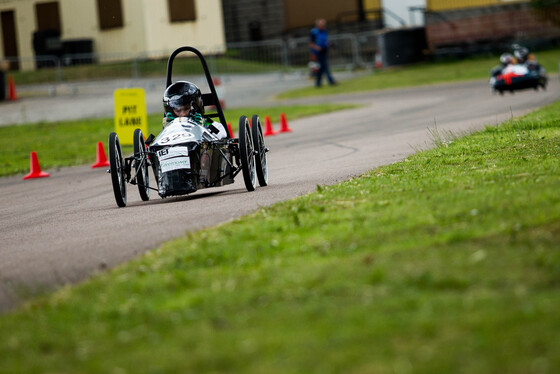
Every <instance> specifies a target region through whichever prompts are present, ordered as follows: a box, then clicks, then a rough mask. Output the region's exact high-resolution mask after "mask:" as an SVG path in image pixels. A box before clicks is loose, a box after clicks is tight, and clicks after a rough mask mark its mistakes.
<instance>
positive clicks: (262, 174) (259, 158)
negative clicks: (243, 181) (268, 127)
mask: <svg viewBox="0 0 560 374" xmlns="http://www.w3.org/2000/svg"><path fill="white" fill-rule="evenodd" d="M251 135H252V136H253V145H254V147H255V167H256V169H257V179H258V181H259V185H260V186H261V187H264V186H267V185H268V164H267V162H266V153H267V152H268V148H266V146H265V144H264V135H263V130H262V124H261V119H260V118H259V116H258V115H256V114H255V115H253V117H251Z"/></svg>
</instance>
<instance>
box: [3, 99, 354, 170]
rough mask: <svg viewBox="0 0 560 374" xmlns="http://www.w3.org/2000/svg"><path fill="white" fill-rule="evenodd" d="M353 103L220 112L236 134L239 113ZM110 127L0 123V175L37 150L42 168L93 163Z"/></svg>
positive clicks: (154, 125)
mask: <svg viewBox="0 0 560 374" xmlns="http://www.w3.org/2000/svg"><path fill="white" fill-rule="evenodd" d="M354 107H355V106H354V105H349V104H336V105H333V104H320V105H306V106H304V105H295V106H277V107H270V108H237V109H228V110H225V111H224V115H225V117H226V120H228V121H230V122H231V126H232V128H233V130H234V132H235V134H237V125H238V120H239V117H240V116H241V115H246V116H251V115H253V114H259V116H260V117H261V120H262V121H263V126H264V119H265V116H270V118H271V121H272V123H273V124H276V128H278V125H277V124H278V122H279V117H280V113H285V114H286V117H287V118H288V120H293V119H296V118H301V117H305V116H312V115H316V114H321V113H328V112H332V111H337V110H342V109H348V108H354ZM161 121H162V117H161V114H152V115H149V116H148V130H149V132H150V133H153V134H154V135H157V134H159V132H160V131H161ZM114 129H115V126H114V123H113V119H112V118H105V119H90V120H81V121H66V122H53V123H37V124H30V125H18V126H2V127H0V138H1V139H9V141H7V142H5V144H4V146H2V147H0V177H1V176H6V175H12V174H18V173H25V172H29V155H30V153H31V151H35V152H37V155H38V158H39V162H40V164H41V168H42V169H50V168H58V167H63V166H73V165H83V164H87V163H93V162H94V161H95V157H96V149H97V148H96V145H97V142H99V141H102V142H103V144H104V145H105V147H106V146H107V139H108V137H109V133H110V132H111V131H114ZM146 136H147V135H146ZM123 152H125V153H128V152H132V146H124V147H123Z"/></svg>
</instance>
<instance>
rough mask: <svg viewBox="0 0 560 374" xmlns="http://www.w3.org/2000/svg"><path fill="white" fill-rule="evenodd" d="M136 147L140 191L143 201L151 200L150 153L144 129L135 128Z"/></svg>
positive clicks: (135, 155)
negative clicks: (143, 132)
mask: <svg viewBox="0 0 560 374" xmlns="http://www.w3.org/2000/svg"><path fill="white" fill-rule="evenodd" d="M132 145H133V149H134V169H135V170H136V184H137V185H138V192H140V198H141V199H142V200H143V201H148V200H150V174H149V172H148V154H147V149H146V141H145V140H144V134H142V130H140V129H136V130H134V138H133V142H132Z"/></svg>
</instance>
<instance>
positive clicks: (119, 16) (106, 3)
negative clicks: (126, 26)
mask: <svg viewBox="0 0 560 374" xmlns="http://www.w3.org/2000/svg"><path fill="white" fill-rule="evenodd" d="M97 16H98V18H99V28H100V29H101V30H109V29H115V28H119V27H123V12H122V4H121V0H97Z"/></svg>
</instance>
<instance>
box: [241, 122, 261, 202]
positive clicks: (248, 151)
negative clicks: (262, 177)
mask: <svg viewBox="0 0 560 374" xmlns="http://www.w3.org/2000/svg"><path fill="white" fill-rule="evenodd" d="M254 153H255V151H254V147H253V137H252V136H251V128H250V127H249V120H248V119H247V117H245V116H241V117H240V118H239V158H240V162H241V170H242V171H243V181H244V182H245V187H246V188H247V191H254V190H255V188H256V187H257V176H256V167H255V154H254Z"/></svg>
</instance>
